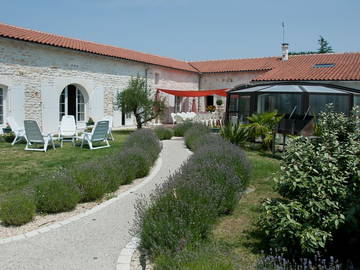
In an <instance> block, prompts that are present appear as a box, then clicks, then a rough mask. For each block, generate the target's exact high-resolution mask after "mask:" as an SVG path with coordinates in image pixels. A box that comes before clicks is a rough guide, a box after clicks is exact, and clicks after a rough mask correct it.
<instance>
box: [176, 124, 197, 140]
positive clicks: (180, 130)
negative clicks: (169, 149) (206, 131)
mask: <svg viewBox="0 0 360 270" xmlns="http://www.w3.org/2000/svg"><path fill="white" fill-rule="evenodd" d="M193 125H194V123H193V122H191V121H185V122H184V123H181V124H176V126H175V128H174V135H175V136H177V137H184V135H185V132H186V131H187V130H188V129H189V128H191V127H192V126H193Z"/></svg>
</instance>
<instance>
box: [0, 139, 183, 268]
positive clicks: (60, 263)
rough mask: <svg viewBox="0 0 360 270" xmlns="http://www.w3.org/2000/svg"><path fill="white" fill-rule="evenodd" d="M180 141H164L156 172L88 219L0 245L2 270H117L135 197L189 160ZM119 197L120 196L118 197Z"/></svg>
mask: <svg viewBox="0 0 360 270" xmlns="http://www.w3.org/2000/svg"><path fill="white" fill-rule="evenodd" d="M188 156H189V152H188V151H187V150H186V148H185V146H184V143H183V140H180V139H173V140H170V141H163V151H162V152H161V155H160V158H161V160H158V162H160V164H161V167H160V169H159V170H158V172H157V173H156V174H155V176H154V177H153V178H152V179H151V180H150V181H149V182H146V183H145V184H144V185H141V184H139V185H138V186H137V189H136V190H135V191H133V192H131V193H130V192H129V193H128V194H126V195H125V196H123V197H121V198H120V199H119V200H116V201H114V202H113V203H112V204H110V205H108V206H106V207H104V208H102V209H101V210H100V211H97V212H95V213H93V214H90V215H87V216H84V217H82V218H81V219H79V220H76V221H73V222H71V223H69V224H66V225H64V226H62V227H60V228H56V229H53V230H51V231H48V232H45V233H42V234H38V235H36V236H33V237H30V238H26V239H22V240H18V241H13V242H9V243H3V244H0V269H1V270H30V269H31V270H35V269H36V270H40V269H46V270H49V269H51V270H56V269H59V270H60V269H61V270H64V269H66V270H72V269H74V270H75V269H76V270H82V269H84V270H85V269H86V270H91V269H94V270H101V269H104V270H109V269H116V262H117V259H118V256H119V254H120V251H121V250H122V249H123V248H124V247H125V246H126V244H127V243H128V242H129V241H130V240H131V235H130V234H129V229H130V228H131V226H132V223H133V218H134V213H135V209H134V204H135V201H136V198H137V197H138V195H139V194H145V195H148V194H149V193H151V191H152V190H153V189H154V188H155V186H156V185H157V184H160V183H162V182H163V181H164V180H165V179H166V177H167V176H168V175H169V174H170V173H172V172H174V171H175V170H177V169H178V168H179V166H180V165H181V164H182V163H183V162H184V161H185V160H186V159H187V158H188ZM120 196H121V195H120Z"/></svg>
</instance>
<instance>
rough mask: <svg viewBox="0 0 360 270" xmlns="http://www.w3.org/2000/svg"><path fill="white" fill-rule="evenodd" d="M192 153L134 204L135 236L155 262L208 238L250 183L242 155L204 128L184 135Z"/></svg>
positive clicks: (192, 130)
mask: <svg viewBox="0 0 360 270" xmlns="http://www.w3.org/2000/svg"><path fill="white" fill-rule="evenodd" d="M185 142H186V144H187V145H188V147H189V148H190V149H192V150H193V151H194V154H193V155H192V157H191V158H190V159H189V160H188V162H187V163H185V164H184V165H183V166H182V167H181V168H180V169H179V171H177V172H176V173H175V174H174V175H172V176H170V177H169V178H168V179H167V181H166V182H165V183H164V184H163V185H162V186H160V187H158V188H157V190H156V191H155V192H154V193H153V194H152V195H151V197H150V201H148V200H141V201H139V202H138V204H137V216H136V220H135V224H136V228H135V232H136V233H137V234H138V235H139V237H140V239H141V247H142V248H144V249H146V250H147V251H148V252H149V254H150V255H151V257H152V258H153V259H158V258H160V257H159V256H160V255H161V256H169V257H171V256H172V255H174V254H175V253H176V252H179V251H181V250H184V249H186V248H187V247H189V246H191V245H193V244H196V243H198V242H199V241H202V240H204V239H206V238H207V236H208V233H209V231H210V230H211V228H212V225H213V224H214V223H215V222H216V221H217V219H218V218H219V216H221V215H224V214H228V213H231V211H232V210H233V209H234V206H235V205H236V204H237V202H238V200H239V199H240V197H241V195H242V193H243V192H244V190H245V188H246V185H247V183H248V177H249V166H248V162H247V160H246V157H245V154H244V152H243V151H242V150H241V149H240V148H238V147H234V145H232V144H230V143H228V142H226V141H225V140H223V139H222V138H221V137H219V136H217V135H214V134H211V133H210V130H209V129H208V128H206V127H205V126H201V125H197V124H194V126H193V127H192V128H190V129H188V131H187V132H186V133H185Z"/></svg>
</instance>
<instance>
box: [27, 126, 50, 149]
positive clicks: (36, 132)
mask: <svg viewBox="0 0 360 270" xmlns="http://www.w3.org/2000/svg"><path fill="white" fill-rule="evenodd" d="M24 127H25V136H26V146H25V150H28V151H44V152H46V150H47V148H48V146H49V144H51V145H52V147H53V148H54V149H55V144H54V138H53V137H52V136H51V134H47V135H44V134H42V133H41V131H40V128H39V126H38V124H37V122H36V121H34V120H25V121H24ZM37 144H42V145H43V147H40V148H36V147H30V146H33V145H37Z"/></svg>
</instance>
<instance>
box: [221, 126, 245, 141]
mask: <svg viewBox="0 0 360 270" xmlns="http://www.w3.org/2000/svg"><path fill="white" fill-rule="evenodd" d="M220 135H221V136H222V137H223V138H224V139H226V140H228V141H230V142H231V143H233V144H236V145H240V146H243V145H244V144H245V143H246V141H247V140H248V139H249V130H248V128H247V127H246V126H243V125H241V124H232V123H228V124H227V125H225V126H222V127H221V128H220Z"/></svg>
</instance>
